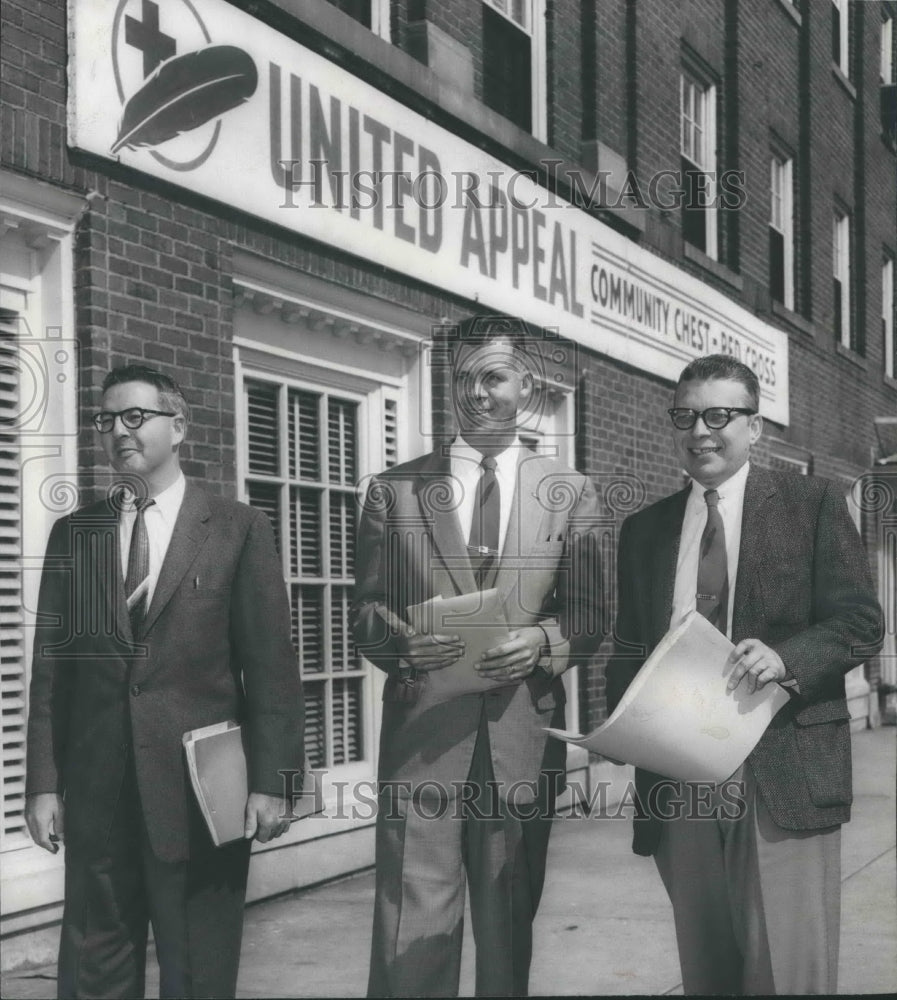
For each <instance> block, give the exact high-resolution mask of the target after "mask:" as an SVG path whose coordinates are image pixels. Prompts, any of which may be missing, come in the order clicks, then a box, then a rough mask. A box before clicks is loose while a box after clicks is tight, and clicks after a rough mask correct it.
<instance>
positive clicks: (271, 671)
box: [26, 483, 303, 861]
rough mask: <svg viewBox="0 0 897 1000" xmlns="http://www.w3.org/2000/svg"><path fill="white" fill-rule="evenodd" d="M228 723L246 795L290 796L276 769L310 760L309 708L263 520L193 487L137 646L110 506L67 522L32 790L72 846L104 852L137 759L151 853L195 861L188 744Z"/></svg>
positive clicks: (51, 603)
mask: <svg viewBox="0 0 897 1000" xmlns="http://www.w3.org/2000/svg"><path fill="white" fill-rule="evenodd" d="M231 718H233V719H237V720H238V721H240V722H242V723H243V725H244V727H245V729H246V730H247V732H248V764H249V782H250V790H251V791H256V792H265V793H268V794H271V795H281V794H283V791H284V787H283V782H282V780H281V777H280V775H279V774H278V770H279V769H291V768H292V769H298V768H301V766H302V756H303V753H302V701H301V690H300V683H299V673H298V668H297V664H296V657H295V654H294V652H293V648H292V645H291V642H290V615H289V607H288V603H287V599H286V594H285V588H284V582H283V578H282V576H281V573H280V561H279V559H278V556H277V553H276V549H275V545H274V538H273V533H272V531H271V526H270V524H269V522H268V520H267V518H266V517H265V515H264V514H263V513H261V512H260V511H258V510H254V509H253V508H251V507H248V506H246V505H245V504H241V503H237V502H235V501H232V500H225V499H221V498H219V497H214V496H210V495H208V494H206V493H204V492H202V491H201V490H199V489H198V488H197V487H195V486H193V485H191V484H189V483H188V485H187V489H186V492H185V495H184V500H183V504H182V506H181V509H180V512H179V514H178V518H177V521H176V523H175V527H174V532H173V534H172V538H171V542H170V544H169V546H168V551H167V554H166V556H165V561H164V563H163V565H162V568H161V572H160V575H159V579H158V582H157V585H156V589H155V592H154V594H153V599H152V603H151V605H150V607H149V608H148V610H147V615H146V618H145V621H144V624H143V628H142V631H141V634H140V635H138V636H132V635H131V626H130V622H129V619H128V613H127V607H126V603H125V594H124V584H123V581H122V573H121V557H120V549H119V542H118V519H117V512H116V510H115V509H114V506H113V505H112V504H111V503H110V502H109V501H106V500H104V501H101V502H100V503H96V504H93V505H91V506H88V507H84V508H82V509H80V510H78V511H76V512H74V513H73V514H71V515H69V516H67V517H63V518H61V519H60V520H58V521H57V522H56V524H55V525H54V526H53V530H52V532H51V534H50V540H49V544H48V547H47V556H46V561H45V564H44V572H43V576H42V579H41V589H40V601H39V615H38V628H37V632H36V635H35V644H34V663H33V668H32V678H31V701H30V712H29V719H28V763H27V784H26V791H27V793H29V794H31V793H35V792H57V793H60V794H62V795H64V796H65V827H66V839H67V840H68V841H69V842H77V843H78V844H79V845H81V846H82V847H84V848H85V849H88V850H89V849H90V848H91V846H92V845H95V846H97V847H98V848H102V845H103V844H104V842H105V840H106V837H107V834H108V832H109V828H110V824H111V822H112V817H113V813H114V808H115V804H116V801H117V799H118V795H119V790H120V788H121V784H122V780H123V778H124V775H125V772H126V763H127V758H128V754H129V751H130V752H131V753H132V754H133V760H134V767H135V770H136V776H137V785H138V789H139V793H140V802H141V806H142V809H143V815H144V817H145V820H146V827H147V830H148V832H149V839H150V843H151V844H152V847H153V850H154V852H155V853H156V855H157V856H158V857H159V858H161V859H162V860H164V861H178V860H183V859H185V858H186V857H187V856H188V853H189V852H188V829H189V819H188V818H189V816H190V814H191V812H194V813H195V811H194V810H193V808H192V795H193V792H192V789H191V788H190V786H189V778H188V776H187V772H186V765H185V759H184V751H183V747H182V744H181V739H182V737H183V735H184V733H185V732H187V731H188V730H190V729H195V728H198V727H200V726H207V725H210V724H211V723H215V722H222V721H224V720H226V719H231ZM287 790H288V791H289V787H288V789H287Z"/></svg>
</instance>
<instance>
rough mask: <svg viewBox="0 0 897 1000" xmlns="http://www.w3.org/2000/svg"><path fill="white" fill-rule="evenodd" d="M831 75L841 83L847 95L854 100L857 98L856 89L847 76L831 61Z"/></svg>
mask: <svg viewBox="0 0 897 1000" xmlns="http://www.w3.org/2000/svg"><path fill="white" fill-rule="evenodd" d="M832 76H833V77H834V78H835V79H836V80H837V81H838V83H840V84H841V86H842V87H843V88H844V90H845V91H846V92H847V96H848V97H849V98H850V99H851V100H852V101H855V100H856V99H857V89H856V87H854V85H853V84H852V83H851V82H850V80H849V79H848V77H847V76H845V74H844V70H843V69H841V67H840V66H839V65H838V64H837V63H836V62H833V63H832Z"/></svg>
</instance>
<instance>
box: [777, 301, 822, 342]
mask: <svg viewBox="0 0 897 1000" xmlns="http://www.w3.org/2000/svg"><path fill="white" fill-rule="evenodd" d="M771 311H772V314H773V316H776V317H777V318H778V319H780V320H782V322H783V323H787V324H788V325H789V326H791V327H794V329H795V330H800V332H801V333H804V334H806V335H807V336H808V337H815V336H816V327H815V326H814V325H813V324H812V323H811V322H810V320H808V319H807V318H806V317H805V316H801V314H800V313H796V312H794V310H793V309H789V308H788V307H787V306H783V305H782V303H781V302H776V300H775V299H773V300H772V303H771Z"/></svg>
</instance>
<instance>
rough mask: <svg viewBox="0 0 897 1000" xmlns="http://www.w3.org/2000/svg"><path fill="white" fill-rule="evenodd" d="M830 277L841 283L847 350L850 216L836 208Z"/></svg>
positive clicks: (849, 333) (833, 221)
mask: <svg viewBox="0 0 897 1000" xmlns="http://www.w3.org/2000/svg"><path fill="white" fill-rule="evenodd" d="M832 276H833V277H834V278H836V279H837V280H838V281H840V282H841V344H842V346H843V347H847V348H849V347H850V344H851V328H850V316H851V309H850V306H851V302H850V216H849V215H848V214H847V213H846V212H842V211H841V210H840V209H837V208H836V209H835V212H834V215H833V217H832ZM833 308H834V304H833Z"/></svg>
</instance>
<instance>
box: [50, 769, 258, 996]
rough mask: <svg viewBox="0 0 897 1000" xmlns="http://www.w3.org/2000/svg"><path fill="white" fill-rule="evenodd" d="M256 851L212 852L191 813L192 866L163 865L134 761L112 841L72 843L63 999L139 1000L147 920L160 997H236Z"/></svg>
mask: <svg viewBox="0 0 897 1000" xmlns="http://www.w3.org/2000/svg"><path fill="white" fill-rule="evenodd" d="M250 847H251V844H250V842H249V841H238V842H236V843H234V844H227V845H224V846H222V847H215V846H214V845H213V843H212V841H211V838H210V837H209V835H208V832H207V830H206V829H205V824H204V822H203V820H202V817H201V815H200V813H199V810H198V809H196V808H195V807H194V808H193V809H192V810H191V831H190V858H189V860H187V861H182V862H174V863H169V862H165V861H160V860H159V859H158V858H157V857H156V856H155V854H154V853H153V850H152V848H151V847H150V844H149V840H148V837H147V832H146V827H145V824H144V821H143V815H142V812H141V809H140V800H139V796H138V794H137V785H136V776H135V774H134V768H133V761H131V762H130V764H129V766H128V768H127V770H126V773H125V778H124V781H123V785H122V791H121V793H120V795H119V799H118V803H117V806H116V810H115V816H114V819H113V823H112V828H111V831H110V835H109V839H108V841H107V843H106V844H105V845H104V846H101V847H100V848H99V849H97V846H96V845H76V844H71V843H69V844H67V845H66V858H65V906H64V910H63V917H62V935H61V939H60V946H59V976H58V983H57V990H58V996H59V997H60V998H62V997H65V998H68V997H79V998H81V997H84V998H86V997H91V998H93V997H96V998H114V997H142V996H143V995H144V985H145V984H144V980H145V970H146V945H147V935H148V924H149V923H151V924H152V927H153V936H154V938H155V944H156V955H157V958H158V962H159V996H160V997H163V998H167V997H233V996H234V994H235V991H236V985H237V970H238V967H239V963H240V942H241V939H242V934H243V904H244V901H245V897H246V879H247V875H248V872H249V852H250Z"/></svg>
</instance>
